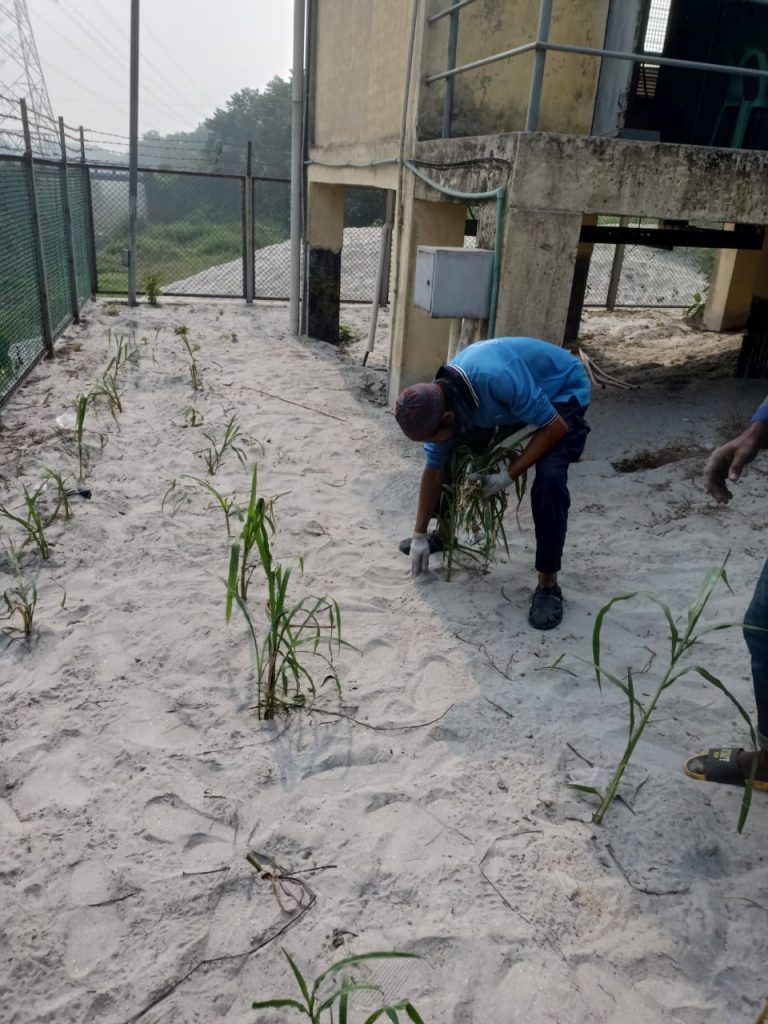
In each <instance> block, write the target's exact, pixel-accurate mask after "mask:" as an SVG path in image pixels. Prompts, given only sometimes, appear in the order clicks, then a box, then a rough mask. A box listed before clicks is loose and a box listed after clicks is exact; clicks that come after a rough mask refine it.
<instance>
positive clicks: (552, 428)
mask: <svg viewBox="0 0 768 1024" xmlns="http://www.w3.org/2000/svg"><path fill="white" fill-rule="evenodd" d="M567 433H568V424H567V423H566V422H565V420H564V419H563V417H562V416H561V415H560V414H559V413H558V414H557V415H556V416H555V418H554V419H553V420H550V421H549V423H546V424H545V425H544V426H543V427H539V429H538V430H537V431H536V432H535V433H534V435H533V437H532V438H531V440H530V441H529V442H528V444H527V445H526V446H525V448H524V449H523V450H522V452H521V453H520V455H519V456H518V457H517V458H516V459H515V460H514V462H511V463H510V464H509V466H508V467H507V468H506V469H502V470H501V471H500V472H498V473H491V475H490V476H487V477H486V478H485V480H484V481H483V490H482V495H483V497H484V498H490V497H491V495H493V494H498V493H499V491H503V490H505V489H506V488H507V487H509V486H511V484H512V482H513V481H514V480H516V479H517V478H518V477H519V476H522V474H523V473H524V472H525V471H526V470H527V469H530V468H531V466H534V465H535V464H536V463H537V462H538V461H539V459H540V458H542V457H543V456H544V455H546V454H547V452H548V451H549V450H550V449H551V448H554V447H555V445H556V444H557V442H558V441H559V440H560V439H561V438H563V437H565V435H566V434H567Z"/></svg>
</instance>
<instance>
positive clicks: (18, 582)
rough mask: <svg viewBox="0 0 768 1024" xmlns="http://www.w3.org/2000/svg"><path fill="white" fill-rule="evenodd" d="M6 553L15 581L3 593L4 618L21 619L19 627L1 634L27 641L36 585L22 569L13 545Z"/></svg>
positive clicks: (33, 615) (32, 620) (33, 610)
mask: <svg viewBox="0 0 768 1024" xmlns="http://www.w3.org/2000/svg"><path fill="white" fill-rule="evenodd" d="M7 553H8V559H9V561H10V563H11V569H12V570H13V574H14V576H15V578H16V579H15V582H14V583H13V585H12V586H10V587H8V588H7V589H6V590H5V591H4V592H3V603H4V604H5V608H6V615H5V616H4V617H5V618H6V619H12V618H13V617H14V615H18V616H19V618H20V619H21V626H20V627H18V626H8V627H6V629H4V630H3V632H4V633H5V635H6V636H9V637H14V635H15V634H17V633H21V635H22V636H23V637H24V638H25V639H27V640H28V639H29V638H30V637H31V636H32V625H33V622H34V618H35V608H36V607H37V585H36V583H35V581H34V579H33V578H32V577H31V576H29V575H27V573H26V572H25V570H24V568H23V567H22V564H21V559H20V557H19V552H18V551H17V549H16V548H15V547H14V546H13V544H11V545H10V547H9V548H8V552H7Z"/></svg>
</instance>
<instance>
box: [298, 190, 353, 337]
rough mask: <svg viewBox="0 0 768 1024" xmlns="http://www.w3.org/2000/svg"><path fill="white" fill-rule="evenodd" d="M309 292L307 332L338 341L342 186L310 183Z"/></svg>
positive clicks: (312, 335) (342, 238)
mask: <svg viewBox="0 0 768 1024" xmlns="http://www.w3.org/2000/svg"><path fill="white" fill-rule="evenodd" d="M307 241H308V242H309V293H308V296H307V333H308V334H309V336H310V337H311V338H318V339H319V340H320V341H330V342H332V343H334V344H335V343H336V342H338V340H339V303H340V301H341V248H342V245H343V244H344V186H343V185H325V184H320V183H317V182H310V185H309V203H308V208H307Z"/></svg>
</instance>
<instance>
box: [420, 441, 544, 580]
mask: <svg viewBox="0 0 768 1024" xmlns="http://www.w3.org/2000/svg"><path fill="white" fill-rule="evenodd" d="M532 433H533V431H531V430H530V429H528V428H525V429H524V430H521V431H517V432H516V433H515V434H512V435H511V436H510V437H508V438H505V439H504V440H503V441H500V442H499V443H498V444H496V445H494V447H493V448H491V449H489V450H488V451H486V452H480V453H478V452H473V451H472V450H471V449H469V448H467V447H466V446H463V445H461V446H459V447H458V448H456V449H455V450H454V452H453V458H452V463H451V483H450V484H449V485H447V486H446V487H445V488H444V493H443V498H442V503H441V508H440V519H441V521H442V522H443V523H444V524H445V527H446V530H447V542H446V544H445V554H444V558H445V562H446V579H448V580H450V579H451V574H452V570H453V558H454V554H455V553H456V552H461V553H462V554H467V555H469V556H470V557H472V558H474V559H479V560H480V561H481V562H482V564H483V568H486V567H487V566H488V564H489V563H490V562H491V561H492V560H493V558H494V555H495V552H496V548H497V546H498V544H499V541H501V543H502V544H503V545H504V550H505V551H506V552H507V554H508V553H509V547H508V545H507V535H506V531H505V530H504V513H505V512H506V510H507V505H508V502H509V497H508V491H499V492H498V493H497V494H493V495H491V497H489V498H484V497H483V496H482V493H481V492H482V480H483V477H485V476H487V475H488V474H489V473H496V472H498V471H499V470H500V469H501V467H502V466H508V465H509V464H510V463H511V462H512V461H513V459H515V458H516V457H517V456H518V455H519V454H520V452H521V451H522V450H523V448H524V446H525V442H526V441H527V440H528V439H529V438H530V437H531V435H532ZM527 479H528V475H527V473H523V474H521V476H519V477H518V478H517V479H516V480H515V483H514V487H515V493H516V495H517V504H518V507H519V505H520V502H521V501H522V500H523V498H524V497H525V492H526V489H527Z"/></svg>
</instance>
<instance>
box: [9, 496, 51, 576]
mask: <svg viewBox="0 0 768 1024" xmlns="http://www.w3.org/2000/svg"><path fill="white" fill-rule="evenodd" d="M42 493H43V488H42V487H39V488H38V489H37V490H36V491H33V492H32V493H30V492H29V491H28V490H27V488H26V487H25V488H24V510H23V512H22V514H21V515H16V513H15V512H12V511H11V510H10V509H9V508H8V506H7V505H0V517H1V518H3V519H8V520H9V521H10V522H13V523H16V524H17V525H18V526H20V527H21V528H22V529H23V530H24V532H25V533H26V539H25V540H24V543H23V544H22V547H26V546H27V544H34V545H35V547H36V548H37V550H38V552H39V554H40V557H41V558H42V559H43V561H45V560H47V559H48V558H50V555H51V549H50V545H49V543H48V539H47V537H46V535H45V530H46V527H47V525H48V523H47V522H46V521H45V519H44V517H43V513H42V509H41V507H40V505H39V501H40V497H41V495H42Z"/></svg>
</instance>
